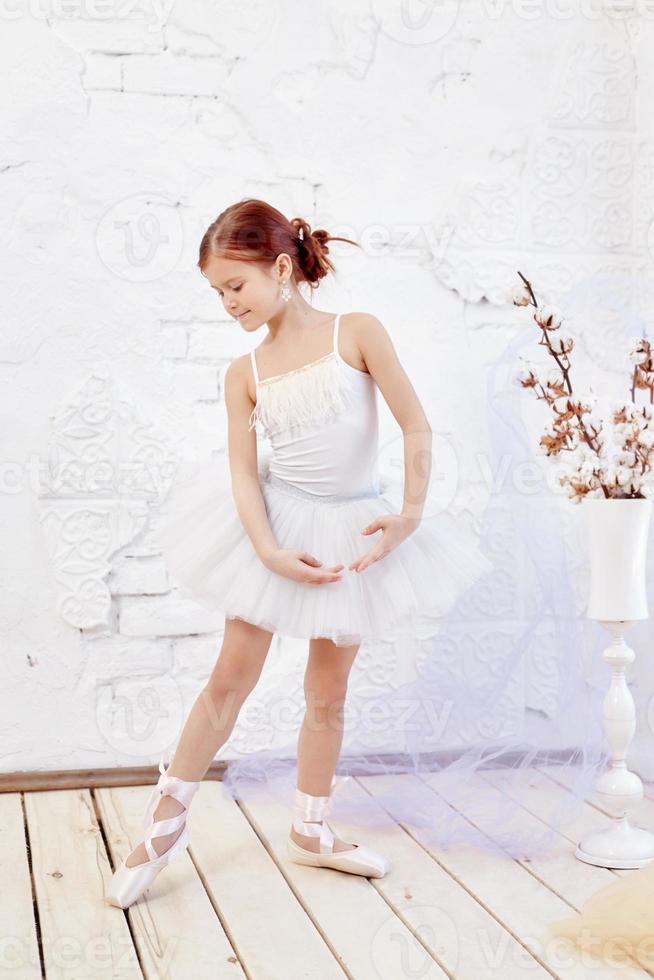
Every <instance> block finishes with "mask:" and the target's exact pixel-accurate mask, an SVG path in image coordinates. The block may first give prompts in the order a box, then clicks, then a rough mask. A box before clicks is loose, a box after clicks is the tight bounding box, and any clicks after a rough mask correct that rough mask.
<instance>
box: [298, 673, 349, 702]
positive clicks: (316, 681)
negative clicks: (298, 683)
mask: <svg viewBox="0 0 654 980" xmlns="http://www.w3.org/2000/svg"><path fill="white" fill-rule="evenodd" d="M304 694H305V697H306V700H307V703H309V701H311V702H312V703H314V704H317V705H319V706H320V705H324V706H326V707H329V706H331V705H336V704H338V703H339V702H341V701H344V700H345V697H346V694H347V677H341V676H336V677H334V676H333V675H330V676H322V675H318V676H315V675H314V676H307V677H305V679H304Z"/></svg>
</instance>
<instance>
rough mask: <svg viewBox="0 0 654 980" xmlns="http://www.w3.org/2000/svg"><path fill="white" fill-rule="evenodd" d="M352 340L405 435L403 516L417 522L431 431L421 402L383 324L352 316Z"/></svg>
mask: <svg viewBox="0 0 654 980" xmlns="http://www.w3.org/2000/svg"><path fill="white" fill-rule="evenodd" d="M352 326H353V340H354V342H355V343H356V345H357V346H358V348H359V351H360V353H361V355H362V357H363V359H364V361H365V364H366V367H367V369H368V371H370V374H371V375H372V376H373V378H374V379H375V382H376V384H377V386H378V387H379V390H380V391H381V393H382V395H383V396H384V401H385V402H386V404H387V405H388V407H389V408H390V410H391V412H392V413H393V416H394V418H395V420H396V421H397V423H398V425H399V426H400V428H401V429H402V432H403V433H404V506H403V507H402V516H403V517H410V518H413V519H418V520H419V519H420V518H421V516H422V512H423V509H424V505H425V497H426V495H427V490H428V489H429V478H430V474H431V449H432V430H431V426H430V425H429V420H428V419H427V416H426V415H425V411H424V409H423V407H422V404H421V402H420V399H419V398H418V395H417V394H416V391H415V389H414V387H413V385H412V384H411V381H410V380H409V377H408V375H407V374H406V372H405V370H404V368H403V367H402V364H401V363H400V361H399V358H398V356H397V354H396V352H395V347H394V346H393V342H392V340H391V338H390V336H389V335H388V333H387V331H386V329H385V327H384V326H383V324H382V323H381V322H380V321H379V320H378V319H377V317H375V316H373V315H372V314H370V313H356V314H352Z"/></svg>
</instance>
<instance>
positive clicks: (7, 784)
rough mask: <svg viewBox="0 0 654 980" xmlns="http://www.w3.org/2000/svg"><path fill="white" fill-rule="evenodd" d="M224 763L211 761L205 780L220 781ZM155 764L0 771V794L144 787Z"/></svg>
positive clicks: (155, 772)
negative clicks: (47, 770)
mask: <svg viewBox="0 0 654 980" xmlns="http://www.w3.org/2000/svg"><path fill="white" fill-rule="evenodd" d="M227 765H228V763H227V762H212V763H211V765H210V766H209V769H208V771H207V774H206V776H205V777H204V778H205V779H213V780H222V778H223V775H224V773H225V770H226V769H227ZM159 775H160V773H159V766H158V765H157V766H128V767H125V768H113V769H58V770H55V771H50V772H41V771H37V772H5V773H0V793H38V792H42V791H43V790H52V789H99V788H100V787H104V786H107V787H109V786H148V785H150V784H156V783H157V782H158V780H159Z"/></svg>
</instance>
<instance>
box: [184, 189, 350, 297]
mask: <svg viewBox="0 0 654 980" xmlns="http://www.w3.org/2000/svg"><path fill="white" fill-rule="evenodd" d="M329 241H333V242H336V241H338V242H349V243H350V244H351V245H357V244H358V243H357V242H353V241H352V240H351V239H349V238H339V237H337V236H335V235H330V234H328V233H327V232H326V231H325V229H324V228H317V229H316V230H315V231H312V230H311V226H310V225H308V224H307V222H306V221H305V220H304V219H303V218H293V219H292V220H291V221H289V220H288V218H286V217H285V216H284V215H283V214H282V213H281V211H278V210H277V208H274V207H272V205H270V204H268V203H267V202H266V201H260V200H258V199H257V198H253V197H249V198H245V199H244V200H242V201H237V203H236V204H231V205H230V206H229V207H228V208H226V209H225V210H224V211H223V212H222V213H221V214H219V215H218V217H217V218H216V220H215V221H213V222H212V223H211V224H210V225H209V227H208V228H207V230H206V231H205V233H204V235H203V236H202V241H201V242H200V257H199V259H198V266H199V268H200V269H201V270H202V271H204V268H205V266H206V264H207V262H208V261H209V259H210V257H211V256H212V255H220V256H222V257H224V258H227V259H239V260H240V261H242V262H259V263H261V264H263V265H272V263H273V262H274V261H275V259H276V258H277V256H278V255H280V254H281V253H282V252H286V254H287V255H289V256H290V258H291V260H292V262H293V276H294V278H295V281H296V282H298V283H299V282H307V283H309V285H310V287H311V288H312V289H314V288H315V287H317V286H318V284H319V282H320V280H321V279H322V278H324V276H326V275H327V274H328V273H329V272H330V271H331V272H335V269H334V266H333V264H332V262H331V260H330V259H329V246H328V244H327V243H328V242H329Z"/></svg>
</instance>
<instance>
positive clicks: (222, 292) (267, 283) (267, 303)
mask: <svg viewBox="0 0 654 980" xmlns="http://www.w3.org/2000/svg"><path fill="white" fill-rule="evenodd" d="M288 261H290V260H288V257H287V256H284V258H283V259H282V257H279V258H278V259H277V260H276V262H275V263H274V265H272V266H271V268H270V270H269V271H268V270H267V269H265V268H264V267H263V266H261V265H258V264H257V263H254V262H242V261H241V260H239V259H226V258H220V257H219V256H216V255H212V256H211V257H210V258H209V260H208V261H207V264H206V265H205V267H204V271H203V275H204V276H205V277H206V278H207V279H208V280H209V283H210V285H211V288H212V289H215V290H216V292H217V293H218V296H219V297H220V299H221V300H222V303H223V306H224V307H225V310H226V311H227V312H228V313H229V315H230V316H233V317H236V318H238V322H239V323H240V324H241V326H242V327H243V329H244V330H247V331H248V332H250V331H254V330H258V329H259V327H260V326H261V325H262V324H263V323H267V322H268V320H270V319H271V318H272V317H273V316H274V315H275V314H276V313H277V312H278V311H279V310H280V309H281V307H282V305H284V304H283V301H282V300H280V281H281V278H282V272H283V273H284V275H283V278H284V279H288V278H289V275H288V271H287V270H286V268H285V266H286V263H287V262H288Z"/></svg>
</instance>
